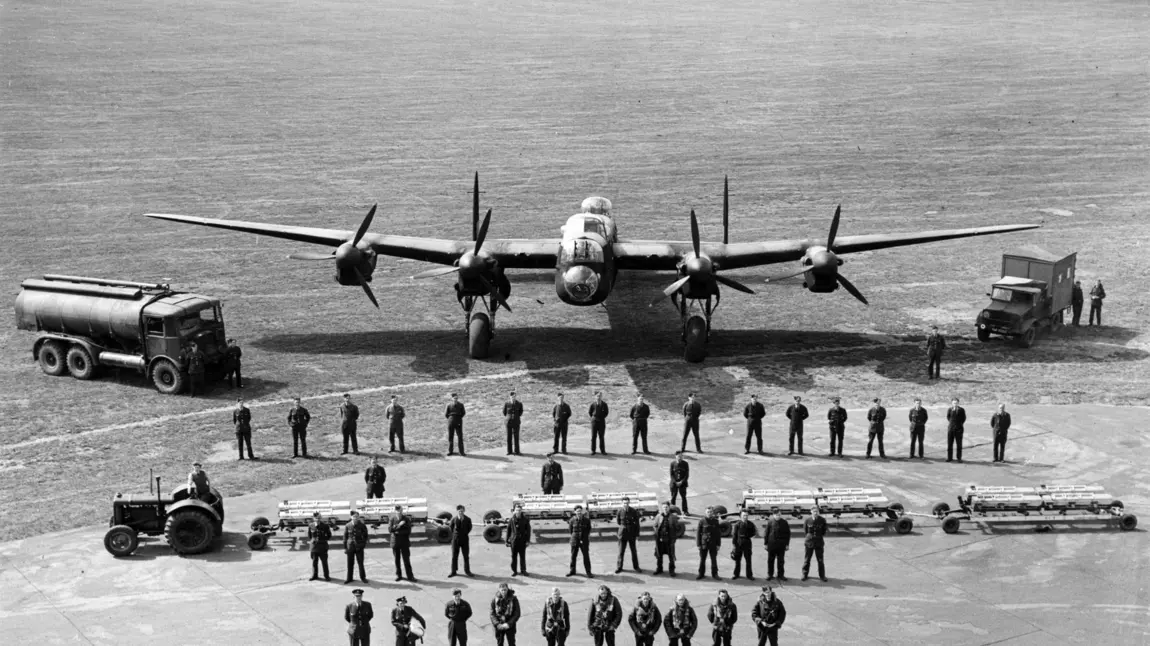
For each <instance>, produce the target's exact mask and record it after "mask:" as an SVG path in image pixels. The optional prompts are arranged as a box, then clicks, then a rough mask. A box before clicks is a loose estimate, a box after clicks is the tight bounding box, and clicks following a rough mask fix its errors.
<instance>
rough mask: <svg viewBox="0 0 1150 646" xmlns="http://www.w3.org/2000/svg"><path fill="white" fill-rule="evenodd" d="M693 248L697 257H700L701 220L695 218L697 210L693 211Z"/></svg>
mask: <svg viewBox="0 0 1150 646" xmlns="http://www.w3.org/2000/svg"><path fill="white" fill-rule="evenodd" d="M691 247H693V248H694V249H695V255H696V256H698V255H699V219H698V218H696V217H695V209H691Z"/></svg>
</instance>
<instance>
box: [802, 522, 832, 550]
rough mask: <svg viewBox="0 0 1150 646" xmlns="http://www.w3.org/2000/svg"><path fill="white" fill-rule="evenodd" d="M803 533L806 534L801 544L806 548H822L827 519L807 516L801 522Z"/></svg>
mask: <svg viewBox="0 0 1150 646" xmlns="http://www.w3.org/2000/svg"><path fill="white" fill-rule="evenodd" d="M803 533H804V534H806V539H805V540H804V541H803V544H804V545H806V546H807V547H822V546H823V536H826V534H827V519H826V518H823V517H822V516H819V517H818V518H815V517H814V516H808V517H807V519H806V520H804V521H803Z"/></svg>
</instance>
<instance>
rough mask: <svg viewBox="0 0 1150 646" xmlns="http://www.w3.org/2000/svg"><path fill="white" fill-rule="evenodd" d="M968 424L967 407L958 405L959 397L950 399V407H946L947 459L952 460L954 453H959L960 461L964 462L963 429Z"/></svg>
mask: <svg viewBox="0 0 1150 646" xmlns="http://www.w3.org/2000/svg"><path fill="white" fill-rule="evenodd" d="M964 424H966V409H965V408H963V407H962V406H959V405H958V397H955V398H954V399H952V400H950V408H948V409H946V461H947V462H950V461H951V458H953V457H954V454H955V453H956V452H957V453H958V461H959V462H962V431H963V425H964Z"/></svg>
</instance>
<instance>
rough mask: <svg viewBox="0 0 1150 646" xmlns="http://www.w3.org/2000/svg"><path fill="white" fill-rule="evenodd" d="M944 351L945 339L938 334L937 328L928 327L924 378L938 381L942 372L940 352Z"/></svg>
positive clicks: (935, 326)
mask: <svg viewBox="0 0 1150 646" xmlns="http://www.w3.org/2000/svg"><path fill="white" fill-rule="evenodd" d="M945 349H946V339H944V338H942V335H941V334H939V333H938V326H937V325H932V326H930V336H928V337H927V338H926V354H927V357H928V361H927V364H926V378H927V379H940V378H941V376H940V373H941V371H942V351H943V350H945Z"/></svg>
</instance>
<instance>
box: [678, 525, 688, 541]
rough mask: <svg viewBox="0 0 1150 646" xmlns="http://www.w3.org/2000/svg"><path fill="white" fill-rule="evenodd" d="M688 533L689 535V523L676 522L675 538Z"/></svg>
mask: <svg viewBox="0 0 1150 646" xmlns="http://www.w3.org/2000/svg"><path fill="white" fill-rule="evenodd" d="M686 535H687V524H686V523H676V524H675V538H683V537H684V536H686Z"/></svg>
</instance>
